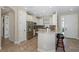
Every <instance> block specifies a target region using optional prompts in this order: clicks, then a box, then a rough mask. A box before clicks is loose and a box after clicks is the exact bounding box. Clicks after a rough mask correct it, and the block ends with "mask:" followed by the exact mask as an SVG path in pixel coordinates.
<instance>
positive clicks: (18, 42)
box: [14, 40, 26, 44]
mask: <svg viewBox="0 0 79 59" xmlns="http://www.w3.org/2000/svg"><path fill="white" fill-rule="evenodd" d="M23 41H26V40H20V41H15V42H14V43H15V44H20V43H21V42H23Z"/></svg>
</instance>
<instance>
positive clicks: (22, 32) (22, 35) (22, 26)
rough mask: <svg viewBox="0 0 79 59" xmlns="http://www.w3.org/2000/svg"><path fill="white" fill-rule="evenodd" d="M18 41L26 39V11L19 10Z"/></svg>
mask: <svg viewBox="0 0 79 59" xmlns="http://www.w3.org/2000/svg"><path fill="white" fill-rule="evenodd" d="M18 24H19V41H20V42H21V41H24V40H26V13H25V12H23V11H20V12H19V20H18Z"/></svg>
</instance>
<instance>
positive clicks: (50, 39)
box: [38, 31, 56, 52]
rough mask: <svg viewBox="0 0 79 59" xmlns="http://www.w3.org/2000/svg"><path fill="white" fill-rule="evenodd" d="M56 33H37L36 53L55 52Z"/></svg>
mask: <svg viewBox="0 0 79 59" xmlns="http://www.w3.org/2000/svg"><path fill="white" fill-rule="evenodd" d="M55 42H56V33H55V32H53V31H48V32H47V31H38V51H40V52H55V46H56V43H55Z"/></svg>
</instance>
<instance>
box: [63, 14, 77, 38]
mask: <svg viewBox="0 0 79 59" xmlns="http://www.w3.org/2000/svg"><path fill="white" fill-rule="evenodd" d="M64 36H65V37H68V38H77V37H78V16H77V15H66V16H64Z"/></svg>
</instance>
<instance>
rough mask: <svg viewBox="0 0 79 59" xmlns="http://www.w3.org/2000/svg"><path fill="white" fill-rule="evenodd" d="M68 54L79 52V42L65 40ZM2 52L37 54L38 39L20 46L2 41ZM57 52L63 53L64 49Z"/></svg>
mask: <svg viewBox="0 0 79 59" xmlns="http://www.w3.org/2000/svg"><path fill="white" fill-rule="evenodd" d="M64 45H65V51H66V52H79V40H76V39H64ZM0 52H37V39H36V37H34V38H33V39H31V40H28V41H27V42H26V41H24V42H22V43H20V44H19V45H17V44H14V43H13V42H10V41H9V40H8V39H5V40H3V41H2V50H0ZM57 52H63V51H62V49H58V51H57Z"/></svg>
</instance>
